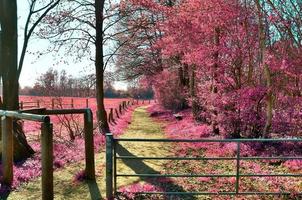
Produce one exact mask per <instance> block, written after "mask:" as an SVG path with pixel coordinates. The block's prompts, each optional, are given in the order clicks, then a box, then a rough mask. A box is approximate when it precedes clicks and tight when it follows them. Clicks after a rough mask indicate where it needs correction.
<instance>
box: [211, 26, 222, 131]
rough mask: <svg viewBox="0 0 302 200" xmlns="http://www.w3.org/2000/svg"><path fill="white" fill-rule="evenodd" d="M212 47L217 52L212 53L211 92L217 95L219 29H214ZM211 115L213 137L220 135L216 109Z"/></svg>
mask: <svg viewBox="0 0 302 200" xmlns="http://www.w3.org/2000/svg"><path fill="white" fill-rule="evenodd" d="M214 45H215V47H216V48H217V50H216V51H215V52H214V56H213V57H214V65H213V85H212V92H213V93H215V94H217V93H218V87H217V83H218V72H217V70H218V61H219V60H218V59H219V52H218V47H219V45H220V29H219V28H215V34H214ZM213 115H214V119H212V129H213V133H214V134H215V135H218V134H219V133H220V130H219V127H218V122H217V116H218V111H217V109H216V108H214V110H213Z"/></svg>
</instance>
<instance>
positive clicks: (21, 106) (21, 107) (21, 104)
mask: <svg viewBox="0 0 302 200" xmlns="http://www.w3.org/2000/svg"><path fill="white" fill-rule="evenodd" d="M20 109H21V110H23V101H21V103H20Z"/></svg>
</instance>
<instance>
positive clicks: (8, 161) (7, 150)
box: [1, 117, 14, 186]
mask: <svg viewBox="0 0 302 200" xmlns="http://www.w3.org/2000/svg"><path fill="white" fill-rule="evenodd" d="M1 123H2V165H3V183H4V184H6V185H9V186H10V185H11V184H12V183H13V154H14V152H13V120H12V118H10V117H2V119H1Z"/></svg>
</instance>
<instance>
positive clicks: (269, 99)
mask: <svg viewBox="0 0 302 200" xmlns="http://www.w3.org/2000/svg"><path fill="white" fill-rule="evenodd" d="M255 3H256V6H257V9H258V18H259V27H258V29H259V30H258V34H259V64H260V67H261V66H263V69H264V76H265V80H266V87H267V90H268V92H267V94H266V121H265V126H264V128H263V133H262V137H264V138H267V137H269V132H270V129H271V126H272V119H273V92H272V88H271V87H272V80H271V72H270V69H269V67H268V65H267V64H265V61H264V60H265V59H264V56H265V39H266V35H265V30H264V28H265V26H264V20H263V17H264V16H263V13H262V8H261V4H260V0H256V2H255Z"/></svg>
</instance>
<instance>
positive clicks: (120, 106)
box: [119, 104, 122, 114]
mask: <svg viewBox="0 0 302 200" xmlns="http://www.w3.org/2000/svg"><path fill="white" fill-rule="evenodd" d="M119 111H120V114H122V105H121V104H119Z"/></svg>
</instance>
